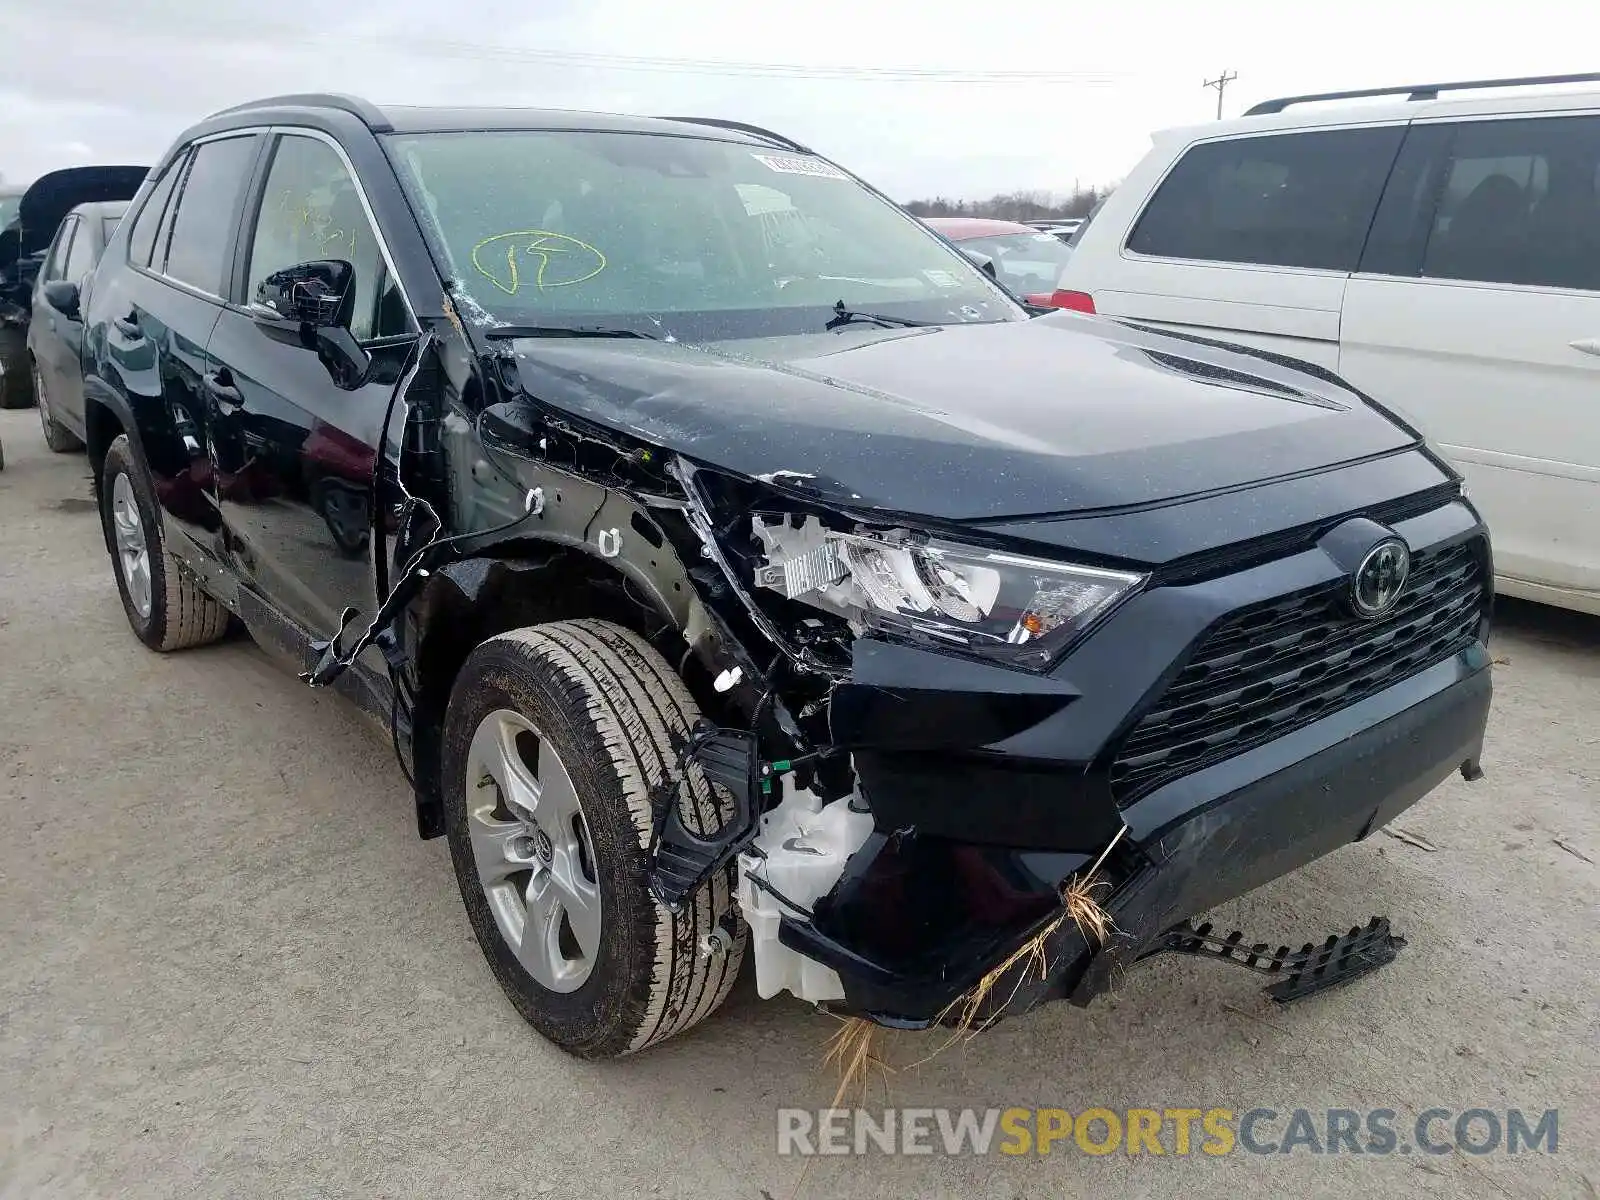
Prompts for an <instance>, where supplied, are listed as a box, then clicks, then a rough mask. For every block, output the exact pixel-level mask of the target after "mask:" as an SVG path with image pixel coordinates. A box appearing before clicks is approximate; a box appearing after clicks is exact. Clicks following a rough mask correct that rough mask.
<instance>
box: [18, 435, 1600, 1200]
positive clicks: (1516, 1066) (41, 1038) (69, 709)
mask: <svg viewBox="0 0 1600 1200" xmlns="http://www.w3.org/2000/svg"><path fill="white" fill-rule="evenodd" d="M0 440H3V442H4V445H5V450H6V460H7V462H6V467H5V470H4V471H3V472H0V681H3V685H4V686H3V690H0V1195H3V1196H5V1197H30V1198H31V1197H78V1196H83V1197H107V1196H134V1197H164V1196H197V1197H222V1196H228V1197H244V1196H269V1195H270V1196H281V1197H324V1196H327V1197H331V1196H362V1197H367V1196H387V1197H413V1196H415V1197H450V1198H452V1200H454V1198H458V1197H459V1198H467V1197H480V1196H481V1197H502V1196H503V1197H512V1196H533V1197H544V1196H555V1197H566V1196H574V1197H575V1196H644V1197H653V1196H669V1197H676V1196H681V1197H685V1198H691V1197H692V1198H693V1200H718V1198H721V1197H741V1198H743V1200H764V1198H765V1200H786V1198H788V1197H790V1196H791V1195H793V1194H794V1193H795V1189H796V1185H797V1183H798V1184H799V1185H800V1190H799V1194H800V1195H803V1196H815V1197H870V1198H872V1200H888V1198H889V1197H899V1196H919V1197H963V1198H966V1197H975V1198H979V1200H987V1198H991V1197H992V1198H994V1200H1014V1198H1017V1197H1028V1198H1030V1200H1031V1198H1035V1197H1039V1198H1042V1197H1067V1196H1087V1195H1096V1196H1118V1195H1137V1196H1141V1197H1166V1196H1180V1195H1181V1196H1184V1197H1188V1198H1193V1200H1200V1198H1204V1197H1229V1198H1238V1197H1276V1196H1297V1197H1307V1198H1310V1197H1334V1196H1341V1197H1342V1196H1361V1197H1363V1198H1366V1200H1377V1198H1379V1197H1387V1196H1408V1197H1409V1196H1470V1197H1484V1198H1486V1200H1488V1198H1494V1197H1506V1196H1512V1197H1523V1196H1527V1197H1578V1198H1588V1200H1593V1198H1594V1197H1595V1196H1596V1194H1597V1193H1596V1188H1597V1187H1600V1152H1597V1134H1600V1082H1597V1081H1600V1035H1597V1030H1600V970H1597V966H1596V964H1597V962H1600V945H1597V941H1600V938H1597V929H1600V905H1597V903H1596V899H1597V895H1600V866H1597V865H1596V863H1597V862H1600V806H1597V804H1596V792H1597V787H1600V621H1596V620H1588V619H1582V618H1576V617H1571V616H1568V615H1565V614H1562V613H1558V612H1555V611H1553V610H1548V609H1541V608H1537V607H1534V606H1523V605H1511V604H1506V605H1504V606H1503V611H1502V617H1501V624H1500V626H1499V629H1498V632H1497V633H1496V635H1495V644H1494V650H1495V653H1496V655H1497V656H1499V657H1498V661H1497V665H1496V667H1495V674H1496V687H1497V697H1496V706H1495V710H1494V717H1493V726H1492V730H1491V738H1490V743H1489V746H1488V748H1487V752H1486V754H1485V759H1484V767H1485V770H1486V771H1487V772H1488V776H1487V778H1485V779H1484V780H1483V781H1481V782H1480V783H1477V784H1473V785H1468V784H1466V783H1464V782H1462V781H1460V780H1459V779H1452V780H1451V781H1450V782H1449V783H1447V784H1446V785H1444V786H1443V787H1441V788H1440V789H1439V790H1438V791H1437V792H1436V793H1434V794H1433V795H1432V796H1430V797H1429V798H1428V799H1427V800H1425V801H1424V802H1423V803H1422V804H1421V805H1420V806H1418V807H1417V808H1416V809H1414V810H1412V811H1411V812H1410V813H1407V814H1406V815H1405V816H1403V817H1402V818H1401V821H1400V824H1401V825H1402V826H1403V827H1404V829H1405V830H1406V831H1407V832H1408V833H1409V834H1411V835H1414V837H1413V838H1412V840H1400V839H1399V838H1396V837H1393V836H1383V835H1379V836H1374V837H1373V838H1372V839H1371V840H1370V841H1369V842H1367V843H1364V844H1361V845H1357V846H1351V847H1347V848H1345V849H1343V850H1341V851H1339V852H1337V853H1335V854H1334V855H1332V856H1330V857H1328V858H1326V859H1324V860H1322V861H1320V862H1318V863H1316V864H1313V865H1312V866H1311V867H1310V868H1308V869H1306V870H1304V871H1301V872H1299V873H1298V874H1296V875H1294V876H1292V877H1290V878H1288V879H1284V880H1280V881H1278V882H1277V883H1276V884H1274V885H1272V886H1270V887H1267V888H1265V889H1262V890H1261V891H1259V892H1255V893H1252V894H1251V895H1249V896H1247V897H1245V898H1244V899H1243V900H1241V901H1239V902H1237V903H1236V904H1233V905H1231V906H1229V908H1228V910H1227V911H1226V912H1222V913H1219V914H1217V915H1216V916H1217V920H1218V922H1219V923H1226V924H1225V927H1228V926H1231V925H1234V924H1237V925H1239V926H1240V927H1242V928H1243V929H1245V930H1246V931H1247V932H1248V933H1249V934H1250V935H1251V936H1252V937H1255V938H1259V939H1261V940H1269V939H1270V940H1272V941H1273V942H1274V943H1276V942H1277V941H1279V940H1283V941H1287V942H1292V943H1298V942H1300V941H1302V940H1310V939H1313V938H1316V937H1319V936H1321V935H1322V934H1324V933H1326V932H1328V931H1330V930H1334V929H1339V928H1342V927H1347V926H1349V925H1350V924H1352V923H1358V922H1364V921H1365V920H1366V918H1367V917H1368V916H1370V915H1372V914H1374V913H1383V914H1387V915H1389V916H1390V917H1391V918H1392V919H1393V921H1394V924H1395V927H1396V929H1397V930H1398V931H1400V932H1403V933H1404V934H1405V935H1406V936H1407V937H1408V939H1409V941H1410V945H1409V947H1408V948H1407V949H1406V950H1404V951H1403V952H1402V953H1401V955H1400V957H1399V958H1398V959H1397V961H1396V962H1395V963H1394V964H1393V965H1391V966H1390V967H1388V968H1386V969H1384V970H1382V971H1380V972H1378V973H1377V974H1375V975H1372V976H1370V977H1368V978H1366V979H1363V980H1360V981H1358V982H1356V983H1354V984H1352V985H1350V986H1347V987H1345V988H1342V989H1338V990H1335V991H1333V992H1329V993H1326V994H1324V995H1321V996H1317V997H1314V998H1311V999H1309V1000H1306V1001H1303V1002H1301V1003H1299V1004H1296V1005H1292V1006H1290V1007H1288V1008H1286V1009H1277V1008H1275V1007H1273V1006H1272V1005H1271V1004H1270V1003H1269V1002H1268V1001H1266V1000H1265V999H1263V998H1262V996H1261V994H1260V992H1259V989H1258V988H1257V986H1256V982H1255V980H1254V979H1253V978H1252V977H1251V976H1249V975H1247V974H1246V973H1244V972H1242V971H1238V970H1233V969H1228V968H1225V967H1222V966H1218V965H1214V964H1209V963H1204V962H1197V961H1193V960H1181V959H1169V960H1166V961H1157V962H1156V963H1154V964H1151V965H1150V966H1148V967H1144V968H1141V969H1139V970H1136V971H1135V972H1132V973H1130V974H1129V976H1128V977H1127V979H1126V981H1125V984H1124V986H1123V988H1122V990H1121V991H1120V992H1119V993H1117V994H1116V995H1115V996H1114V997H1113V998H1111V999H1109V1000H1102V1001H1099V1002H1097V1003H1096V1004H1095V1005H1094V1006H1093V1007H1091V1008H1090V1009H1088V1010H1084V1011H1079V1010H1076V1009H1073V1008H1070V1007H1068V1006H1064V1005H1057V1006H1054V1007H1052V1008H1049V1009H1046V1010H1041V1011H1039V1012H1036V1013H1034V1014H1032V1015H1030V1016H1029V1017H1027V1018H1024V1019H1021V1020H1017V1021H1013V1022H1010V1023H1008V1024H1006V1025H1004V1026H1002V1027H1000V1028H999V1029H997V1030H995V1031H993V1032H991V1033H990V1034H988V1035H985V1036H984V1037H982V1038H981V1039H979V1040H978V1041H976V1042H974V1043H972V1044H971V1045H970V1046H969V1047H967V1048H964V1049H952V1050H950V1051H948V1052H946V1053H945V1054H943V1055H941V1056H940V1057H938V1058H936V1059H935V1060H933V1061H932V1062H930V1063H927V1064H925V1065H923V1066H921V1067H919V1068H917V1069H914V1070H911V1069H903V1070H901V1071H899V1072H898V1073H896V1074H894V1075H893V1076H892V1077H890V1078H889V1079H888V1080H887V1083H886V1084H881V1085H876V1086H875V1088H874V1091H873V1093H872V1094H871V1095H870V1097H869V1104H873V1105H881V1104H883V1103H893V1104H896V1105H901V1106H941V1105H949V1106H976V1107H980V1108H982V1107H989V1106H1000V1107H1008V1106H1034V1105H1049V1106H1059V1107H1062V1108H1066V1109H1068V1110H1071V1111H1073V1112H1077V1111H1080V1110H1082V1109H1084V1108H1088V1107H1091V1106H1102V1107H1106V1108H1111V1109H1118V1108H1125V1107H1127V1106H1135V1105H1147V1106H1151V1107H1156V1108H1163V1107H1186V1106H1187V1107H1196V1108H1210V1107H1213V1106H1220V1107H1226V1108H1230V1109H1232V1110H1234V1111H1235V1112H1243V1111H1244V1110H1247V1109H1250V1108H1253V1107H1257V1106H1265V1107H1271V1108H1274V1109H1277V1110H1280V1111H1282V1112H1285V1113H1287V1112H1288V1111H1289V1110H1292V1109H1295V1108H1298V1107H1304V1108H1308V1109H1313V1110H1322V1109H1325V1108H1329V1107H1343V1108H1354V1109H1370V1108H1384V1107H1387V1108H1393V1109H1395V1110H1397V1111H1399V1112H1400V1113H1401V1114H1402V1117H1401V1122H1400V1124H1401V1126H1402V1127H1404V1123H1405V1121H1406V1120H1408V1119H1410V1117H1411V1116H1414V1115H1415V1114H1416V1113H1417V1112H1419V1111H1421V1110H1423V1109H1426V1108H1428V1107H1430V1106H1434V1105H1437V1106H1439V1107H1444V1108H1449V1109H1451V1110H1455V1111H1460V1110H1464V1109H1467V1108H1473V1107H1482V1108H1490V1109H1499V1110H1502V1111H1503V1110H1505V1109H1506V1108H1509V1107H1520V1108H1522V1109H1524V1110H1534V1111H1535V1112H1542V1111H1543V1110H1544V1109H1547V1108H1556V1109H1559V1110H1560V1111H1559V1122H1560V1124H1559V1148H1558V1150H1557V1152H1556V1153H1555V1154H1553V1155H1551V1154H1528V1153H1524V1154H1520V1155H1516V1156H1507V1155H1504V1154H1497V1155H1488V1156H1483V1157H1474V1156H1469V1155H1465V1154H1461V1153H1451V1154H1448V1155H1445V1156H1442V1157H1437V1158H1434V1157H1428V1158H1422V1157H1418V1156H1409V1157H1407V1156H1398V1155H1396V1156H1389V1157H1385V1158H1374V1157H1371V1156H1365V1157H1360V1158H1353V1157H1351V1156H1349V1155H1342V1156H1336V1157H1327V1156H1321V1157H1319V1156H1313V1155H1308V1154H1302V1153H1297V1154H1293V1155H1276V1156H1256V1155H1250V1154H1245V1153H1242V1152H1237V1151H1236V1152H1235V1153H1234V1154H1232V1155H1228V1156H1225V1157H1221V1158H1216V1159H1211V1158H1207V1157H1205V1156H1203V1155H1191V1156H1189V1157H1181V1158H1180V1157H1176V1156H1173V1155H1170V1154H1169V1155H1167V1156H1165V1157H1161V1158H1156V1157H1152V1156H1149V1155H1141V1156H1137V1157H1130V1156H1128V1155H1126V1154H1122V1153H1118V1154H1113V1155H1108V1156H1106V1157H1095V1158H1091V1157H1088V1156H1085V1155H1083V1154H1081V1153H1078V1152H1076V1151H1074V1150H1072V1148H1071V1146H1070V1143H1069V1144H1067V1145H1065V1146H1061V1147H1057V1149H1056V1152H1055V1153H1053V1154H1051V1155H1049V1156H1048V1157H1040V1156H1038V1155H1030V1156H1025V1157H1006V1156H1002V1155H999V1154H992V1155H989V1156H986V1157H972V1156H964V1157H950V1156H946V1155H943V1154H936V1155H934V1156H932V1157H928V1158H903V1157H901V1158H889V1157H885V1156H883V1155H881V1154H876V1153H874V1154H871V1155H869V1156H866V1157H863V1158H854V1157H850V1158H826V1159H822V1158H819V1159H815V1160H812V1161H811V1162H810V1166H809V1168H807V1170H806V1173H805V1177H804V1178H803V1179H801V1178H800V1173H801V1166H802V1164H801V1161H800V1160H798V1159H795V1158H781V1157H779V1156H778V1154H777V1153H776V1109H777V1108H779V1107H781V1106H799V1107H812V1108H815V1107H819V1106H823V1105H826V1104H827V1103H828V1101H829V1099H830V1098H831V1096H832V1094H833V1087H832V1080H831V1079H830V1078H829V1077H828V1076H827V1075H825V1074H823V1073H822V1072H821V1070H820V1069H819V1063H820V1059H821V1054H822V1045H823V1042H824V1040H825V1039H826V1038H827V1036H828V1035H829V1033H830V1032H831V1031H832V1029H833V1022H832V1021H831V1020H830V1019H828V1018H826V1017H822V1016H818V1015H816V1014H814V1013H812V1012H811V1011H809V1010H808V1009H806V1008H805V1007H804V1006H802V1005H801V1004H799V1003H798V1002H794V1001H789V1000H778V1001H772V1002H763V1001H760V1000H759V999H757V998H756V996H755V992H754V988H753V987H752V986H751V984H750V982H749V981H748V979H747V980H744V981H741V983H740V985H739V987H738V989H737V990H736V992H735V994H734V997H733V999H732V1000H731V1001H730V1002H729V1004H728V1005H727V1006H726V1007H725V1008H724V1009H723V1010H722V1011H721V1012H720V1013H719V1014H717V1015H716V1016H714V1017H713V1018H712V1019H711V1020H710V1021H708V1022H707V1023H706V1024H704V1025H702V1026H701V1027H700V1028H699V1029H697V1030H695V1031H694V1032H692V1033H691V1034H689V1035H688V1036H685V1037H683V1038H681V1039H679V1040H676V1041H674V1042H671V1043H668V1044H667V1045H665V1046H663V1047H661V1048H659V1049H657V1050H655V1051H652V1052H650V1053H648V1054H646V1055H644V1056H643V1057H639V1058H636V1059H632V1060H628V1061H625V1062H622V1063H617V1064H612V1065H606V1066H597V1065H590V1064H584V1063H579V1062H576V1061H574V1060H572V1059H569V1058H567V1057H566V1056H564V1055H563V1054H561V1053H560V1052H558V1051H556V1050H554V1049H552V1048H551V1047H550V1046H549V1045H547V1044H546V1043H544V1042H542V1041H541V1040H540V1039H539V1038H538V1037H536V1036H535V1035H534V1034H533V1033H532V1032H531V1031H530V1030H529V1029H528V1028H526V1027H525V1026H524V1025H523V1024H522V1022H521V1021H520V1020H519V1019H518V1018H517V1017H516V1016H515V1014H514V1013H513V1012H512V1010H511V1008H510V1006H509V1005H508V1004H507V1003H506V1002H505V1000H504V999H503V998H502V996H501V993H500V992H499V990H498V988H497V987H496V985H495V983H494V981H493V979H492V978H491V976H490V974H489V971H488V970H487V968H486V967H485V966H484V964H483V962H482V961H481V959H480V957H479V954H478V950H477V947H476V945H475V944H474V943H473V941H472V937H471V934H470V932H469V929H468V926H467V922H466V919H465V916H464V914H463V911H462V908H461V904H460V901H459V899H458V897H457V894H456V890H455V882H454V879H453V878H452V875H451V872H450V869H449V863H448V856H447V852H446V850H445V847H444V844H443V843H442V842H421V841H418V840H417V838H416V836H415V834H414V831H413V826H412V817H411V813H410V811H409V807H408V799H407V795H406V790H405V785H404V782H403V780H402V779H401V777H400V774H399V772H398V770H397V769H396V767H395V764H394V760H393V757H392V755H391V754H390V752H389V750H388V748H387V747H386V745H385V743H384V741H383V739H382V737H381V735H379V734H378V733H377V732H375V730H374V729H373V728H372V727H371V726H370V725H369V724H368V723H367V722H366V721H365V719H364V718H362V717H361V716H359V715H358V714H357V713H356V712H355V710H354V709H353V708H351V707H350V706H348V705H347V704H346V702H344V701H343V700H341V699H340V698H339V697H337V696H334V695H329V694H322V693H312V692H310V691H309V690H308V689H306V688H305V687H304V686H303V685H302V684H300V683H299V682H298V681H297V680H296V679H295V678H294V677H293V676H292V675H291V674H289V673H288V672H287V671H285V670H283V669H281V668H280V667H279V666H278V665H276V664H275V663H274V662H273V661H271V660H269V659H268V658H267V657H266V656H265V655H264V654H263V653H262V652H261V651H259V650H258V649H256V647H255V646H253V645H252V644H251V643H250V642H249V641H246V640H233V641H229V642H226V643H224V644H222V645H219V646H215V647H212V648H209V649H205V650H200V651H194V652H189V653H183V654H177V655H172V656H168V657H163V656H160V655H156V654H153V653H151V652H150V651H148V650H146V649H145V648H144V647H143V646H141V645H140V644H139V643H138V642H137V641H135V640H134V638H133V636H132V635H131V634H130V633H129V632H128V629H127V627H126V623H125V621H124V618H123V614H122V611H121V608H120V606H119V603H118V600H117V595H116V591H115V588H114V586H113V584H112V582H111V575H110V568H109V564H108V561H107V558H106V554H105V550H104V547H103V545H102V543H101V541H100V535H99V530H98V525H97V518H96V515H95V513H94V511H93V508H92V506H91V504H90V502H89V488H88V483H87V480H86V474H85V466H84V461H83V459H82V457H81V456H75V455H51V454H48V453H47V452H46V451H45V450H44V448H43V445H42V442H41V438H40V433H39V427H38V422H37V418H36V415H35V414H34V413H33V412H31V411H26V412H0ZM1425 847H1431V849H1429V848H1425ZM932 1036H933V1035H913V1034H903V1035H897V1036H896V1037H894V1038H892V1039H891V1040H890V1042H889V1043H888V1053H889V1055H890V1057H891V1061H892V1062H898V1063H900V1064H902V1065H904V1064H909V1063H911V1062H913V1061H914V1060H916V1059H918V1058H920V1057H921V1056H922V1055H923V1054H925V1053H926V1052H927V1051H928V1050H929V1049H931V1048H932V1045H933V1043H932V1041H931V1040H930V1039H931V1038H932Z"/></svg>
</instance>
